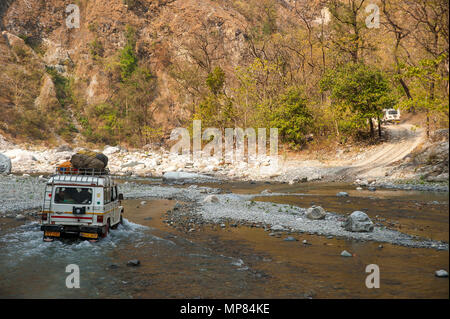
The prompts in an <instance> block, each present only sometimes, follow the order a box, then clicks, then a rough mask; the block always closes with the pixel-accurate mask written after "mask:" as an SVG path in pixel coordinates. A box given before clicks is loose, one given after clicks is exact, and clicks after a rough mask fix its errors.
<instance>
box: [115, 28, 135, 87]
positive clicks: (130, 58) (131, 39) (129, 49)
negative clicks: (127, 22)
mask: <svg viewBox="0 0 450 319" xmlns="http://www.w3.org/2000/svg"><path fill="white" fill-rule="evenodd" d="M126 38H127V44H126V45H125V47H124V48H123V49H122V50H121V51H120V53H119V66H120V69H121V77H122V80H126V79H127V78H129V77H130V75H131V74H132V73H133V72H134V70H136V68H137V66H138V58H137V57H136V54H135V47H136V31H135V30H134V28H133V27H131V26H127V30H126Z"/></svg>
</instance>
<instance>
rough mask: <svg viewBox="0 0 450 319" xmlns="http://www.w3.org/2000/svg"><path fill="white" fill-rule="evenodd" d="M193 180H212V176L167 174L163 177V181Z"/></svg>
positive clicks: (179, 173) (181, 173) (184, 173)
mask: <svg viewBox="0 0 450 319" xmlns="http://www.w3.org/2000/svg"><path fill="white" fill-rule="evenodd" d="M183 179H187V180H192V179H211V177H210V176H207V175H202V174H196V173H188V172H166V173H164V175H163V180H183Z"/></svg>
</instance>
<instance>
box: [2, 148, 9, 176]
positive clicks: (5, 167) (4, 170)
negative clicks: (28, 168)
mask: <svg viewBox="0 0 450 319" xmlns="http://www.w3.org/2000/svg"><path fill="white" fill-rule="evenodd" d="M9 173H11V160H10V159H9V157H7V156H5V155H3V154H1V153H0V174H9Z"/></svg>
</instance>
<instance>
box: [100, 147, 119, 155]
mask: <svg viewBox="0 0 450 319" xmlns="http://www.w3.org/2000/svg"><path fill="white" fill-rule="evenodd" d="M119 152H120V148H119V147H117V146H106V147H105V149H104V150H103V154H105V155H112V154H115V153H119Z"/></svg>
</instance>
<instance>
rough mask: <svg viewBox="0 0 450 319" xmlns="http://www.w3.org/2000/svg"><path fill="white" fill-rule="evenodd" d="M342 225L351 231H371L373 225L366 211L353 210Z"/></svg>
mask: <svg viewBox="0 0 450 319" xmlns="http://www.w3.org/2000/svg"><path fill="white" fill-rule="evenodd" d="M342 227H344V228H345V230H348V231H351V232H371V231H373V228H374V225H373V222H372V221H371V220H370V218H369V216H367V214H366V213H364V212H360V211H355V212H353V213H352V214H351V215H350V216H349V217H348V218H347V220H346V221H345V222H344V223H343V225H342Z"/></svg>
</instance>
